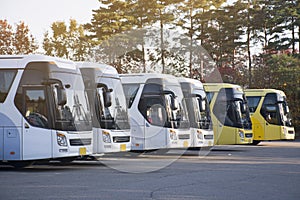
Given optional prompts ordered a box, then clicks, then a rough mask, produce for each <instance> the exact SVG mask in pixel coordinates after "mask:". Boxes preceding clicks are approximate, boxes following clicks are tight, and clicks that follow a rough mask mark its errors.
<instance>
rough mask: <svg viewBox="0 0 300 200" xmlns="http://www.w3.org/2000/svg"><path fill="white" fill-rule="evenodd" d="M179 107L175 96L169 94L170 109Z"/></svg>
mask: <svg viewBox="0 0 300 200" xmlns="http://www.w3.org/2000/svg"><path fill="white" fill-rule="evenodd" d="M178 108H179V103H178V100H177V98H176V97H173V96H171V109H172V110H177V109H178Z"/></svg>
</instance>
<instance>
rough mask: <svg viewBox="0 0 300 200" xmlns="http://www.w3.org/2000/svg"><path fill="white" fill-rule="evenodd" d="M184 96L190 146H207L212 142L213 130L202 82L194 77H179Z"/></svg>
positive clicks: (211, 144)
mask: <svg viewBox="0 0 300 200" xmlns="http://www.w3.org/2000/svg"><path fill="white" fill-rule="evenodd" d="M178 80H179V82H180V85H181V89H182V92H183V95H184V98H185V102H186V106H187V110H188V115H189V121H190V126H191V134H192V145H191V147H208V146H213V144H214V132H213V129H212V121H211V116H210V109H209V103H208V100H207V98H206V93H205V91H204V88H203V84H202V83H201V82H200V81H198V80H195V79H190V78H179V79H178Z"/></svg>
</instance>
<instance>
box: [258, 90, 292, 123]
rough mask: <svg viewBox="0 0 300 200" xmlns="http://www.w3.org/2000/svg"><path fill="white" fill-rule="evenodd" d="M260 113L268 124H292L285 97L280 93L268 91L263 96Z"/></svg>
mask: <svg viewBox="0 0 300 200" xmlns="http://www.w3.org/2000/svg"><path fill="white" fill-rule="evenodd" d="M261 114H262V116H263V117H264V118H265V119H266V120H267V121H268V122H269V123H270V124H275V125H283V126H290V127H291V126H292V123H291V116H290V112H289V107H288V104H287V101H286V97H285V96H282V95H280V94H275V93H269V94H267V95H266V96H265V99H264V102H263V105H262V108H261Z"/></svg>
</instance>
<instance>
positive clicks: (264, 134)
mask: <svg viewBox="0 0 300 200" xmlns="http://www.w3.org/2000/svg"><path fill="white" fill-rule="evenodd" d="M245 93H246V96H247V99H249V101H250V100H252V99H257V100H259V101H258V102H256V104H255V103H253V105H252V106H253V107H252V108H251V109H250V111H251V121H252V124H253V133H254V135H253V140H255V141H264V140H293V139H295V129H294V127H291V126H286V125H280V124H273V123H272V122H268V121H267V120H266V119H265V117H264V116H263V115H262V112H263V111H262V110H263V107H264V106H266V105H264V102H265V99H266V96H267V95H268V94H272V95H277V96H279V98H283V99H284V101H285V98H286V96H285V94H284V92H283V91H281V90H276V89H247V90H245ZM251 102H252V101H251ZM253 102H254V101H253ZM276 107H277V111H276V112H281V111H278V110H279V109H278V104H277V105H276ZM284 115H285V114H284V113H281V114H280V118H282V116H284ZM281 120H283V119H281ZM287 120H289V119H287ZM284 123H285V122H284Z"/></svg>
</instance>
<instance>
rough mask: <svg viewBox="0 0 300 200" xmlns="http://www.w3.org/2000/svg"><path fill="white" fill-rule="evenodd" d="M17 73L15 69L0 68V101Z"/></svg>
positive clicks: (3, 98) (4, 96)
mask: <svg viewBox="0 0 300 200" xmlns="http://www.w3.org/2000/svg"><path fill="white" fill-rule="evenodd" d="M16 74H17V70H0V102H1V103H3V102H4V101H5V99H6V97H7V95H8V92H9V89H10V87H11V85H12V83H13V81H14V78H15V76H16Z"/></svg>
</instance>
